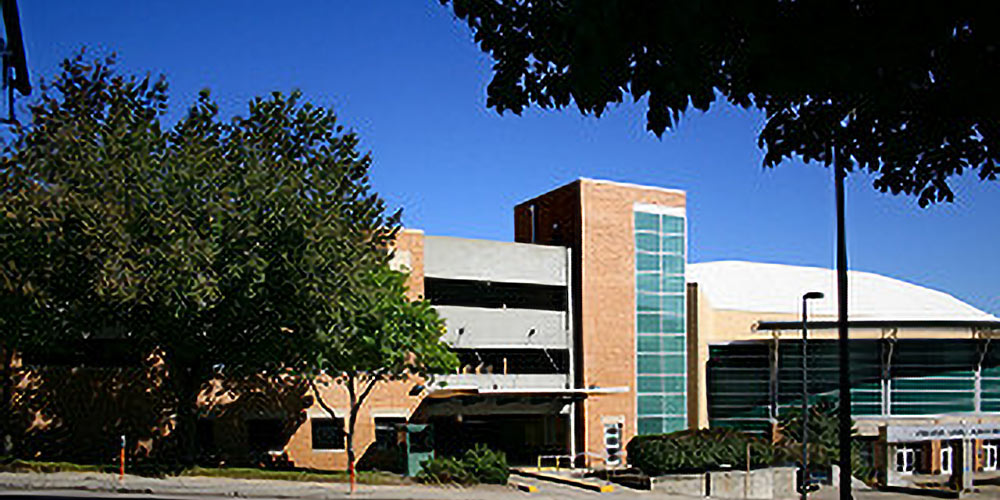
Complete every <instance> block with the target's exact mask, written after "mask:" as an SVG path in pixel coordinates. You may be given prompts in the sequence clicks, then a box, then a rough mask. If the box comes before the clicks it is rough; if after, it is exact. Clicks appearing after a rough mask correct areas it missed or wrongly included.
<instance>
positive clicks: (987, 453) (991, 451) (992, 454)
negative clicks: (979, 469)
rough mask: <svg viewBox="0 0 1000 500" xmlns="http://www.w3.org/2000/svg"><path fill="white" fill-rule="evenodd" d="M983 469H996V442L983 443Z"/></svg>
mask: <svg viewBox="0 0 1000 500" xmlns="http://www.w3.org/2000/svg"><path fill="white" fill-rule="evenodd" d="M983 470H984V471H995V470H997V444H996V442H985V443H983Z"/></svg>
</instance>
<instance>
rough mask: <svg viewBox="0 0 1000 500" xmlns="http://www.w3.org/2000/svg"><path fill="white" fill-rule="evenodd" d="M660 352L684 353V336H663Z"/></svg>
mask: <svg viewBox="0 0 1000 500" xmlns="http://www.w3.org/2000/svg"><path fill="white" fill-rule="evenodd" d="M660 350H661V351H663V352H684V336H683V335H669V336H668V335H663V336H661V337H660Z"/></svg>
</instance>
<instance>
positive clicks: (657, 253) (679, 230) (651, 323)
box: [634, 210, 687, 434]
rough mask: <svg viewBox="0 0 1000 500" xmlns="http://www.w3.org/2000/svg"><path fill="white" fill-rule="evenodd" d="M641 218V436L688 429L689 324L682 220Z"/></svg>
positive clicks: (638, 355) (642, 215)
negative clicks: (687, 320)
mask: <svg viewBox="0 0 1000 500" xmlns="http://www.w3.org/2000/svg"><path fill="white" fill-rule="evenodd" d="M634 214H635V262H636V268H635V283H636V304H635V307H636V332H635V335H636V398H637V402H636V403H637V407H638V427H639V428H638V433H639V434H660V433H667V432H673V431H677V430H681V429H685V428H686V427H687V380H686V377H687V354H686V351H687V326H686V325H687V322H686V315H685V313H686V311H685V308H686V305H685V304H686V303H685V300H686V298H685V293H686V289H687V285H686V281H685V278H684V267H685V263H686V257H685V249H686V245H685V236H684V231H685V227H684V226H685V220H684V217H682V216H676V215H670V214H664V213H656V212H648V211H640V210H636V211H635V212H634Z"/></svg>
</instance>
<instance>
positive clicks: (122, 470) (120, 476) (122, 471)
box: [118, 434, 125, 482]
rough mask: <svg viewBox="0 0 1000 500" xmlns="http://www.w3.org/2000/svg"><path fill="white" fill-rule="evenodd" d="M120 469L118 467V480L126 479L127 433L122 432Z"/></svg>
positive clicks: (119, 458)
mask: <svg viewBox="0 0 1000 500" xmlns="http://www.w3.org/2000/svg"><path fill="white" fill-rule="evenodd" d="M118 462H119V469H118V481H119V482H124V481H125V435H124V434H122V449H121V454H120V455H119V457H118Z"/></svg>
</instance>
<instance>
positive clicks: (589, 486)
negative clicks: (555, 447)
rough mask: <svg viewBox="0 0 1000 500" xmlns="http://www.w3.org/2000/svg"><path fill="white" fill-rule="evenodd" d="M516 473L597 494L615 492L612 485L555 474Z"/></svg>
mask: <svg viewBox="0 0 1000 500" xmlns="http://www.w3.org/2000/svg"><path fill="white" fill-rule="evenodd" d="M514 473H515V474H518V475H521V476H524V477H531V478H535V479H541V480H543V481H551V482H553V483H559V484H564V485H566V486H573V487H576V488H582V489H585V490H590V491H594V492H597V493H611V492H612V491H615V487H614V486H612V485H610V484H599V483H594V482H591V481H586V480H582V479H573V478H569V477H563V476H557V475H555V474H544V473H541V472H533V471H527V470H523V469H514Z"/></svg>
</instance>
